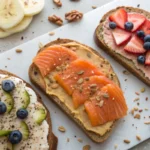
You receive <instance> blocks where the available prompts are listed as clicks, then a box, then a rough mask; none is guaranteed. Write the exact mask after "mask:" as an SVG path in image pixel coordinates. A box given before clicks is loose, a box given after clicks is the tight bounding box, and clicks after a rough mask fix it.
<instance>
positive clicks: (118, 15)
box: [109, 8, 127, 29]
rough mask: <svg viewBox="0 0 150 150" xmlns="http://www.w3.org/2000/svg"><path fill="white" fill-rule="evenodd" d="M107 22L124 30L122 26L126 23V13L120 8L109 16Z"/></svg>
mask: <svg viewBox="0 0 150 150" xmlns="http://www.w3.org/2000/svg"><path fill="white" fill-rule="evenodd" d="M109 20H110V21H113V22H115V23H116V24H117V26H118V27H120V28H122V29H124V24H125V22H126V21H127V12H126V11H125V9H123V8H120V9H118V10H117V11H115V12H114V13H112V14H111V15H110V16H109Z"/></svg>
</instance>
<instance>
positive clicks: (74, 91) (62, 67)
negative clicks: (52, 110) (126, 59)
mask: <svg viewBox="0 0 150 150" xmlns="http://www.w3.org/2000/svg"><path fill="white" fill-rule="evenodd" d="M29 77H30V79H31V81H32V82H33V83H34V84H35V85H36V86H38V87H40V89H42V90H43V91H44V93H45V94H47V95H48V96H49V97H50V99H51V100H53V101H54V102H56V103H57V105H59V106H60V108H61V109H62V110H63V111H64V112H66V113H67V114H68V115H69V116H70V117H71V118H72V119H73V120H74V121H75V122H76V123H77V124H78V125H79V126H80V127H81V128H82V129H83V130H84V132H85V133H86V134H87V135H88V136H89V137H90V138H91V139H92V140H93V141H95V142H102V141H104V140H105V139H107V137H108V136H109V134H110V131H111V130H112V128H113V126H114V123H115V120H117V119H119V118H122V117H124V116H125V115H126V114H127V105H126V102H125V99H124V96H123V92H122V90H121V89H120V88H119V86H120V84H119V81H118V78H117V76H116V74H115V73H114V71H113V69H112V67H111V65H110V63H109V62H108V61H107V60H106V59H104V58H103V57H102V56H100V55H99V54H98V53H97V52H96V51H95V50H93V49H92V48H90V47H88V46H86V45H83V44H81V43H78V42H76V41H73V40H69V39H57V40H56V41H53V42H50V43H49V44H47V45H45V46H44V48H42V49H40V51H39V52H38V53H37V55H36V56H35V58H34V59H33V63H32V64H31V66H30V68H29Z"/></svg>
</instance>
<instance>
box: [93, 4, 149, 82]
mask: <svg viewBox="0 0 150 150" xmlns="http://www.w3.org/2000/svg"><path fill="white" fill-rule="evenodd" d="M120 8H123V9H125V10H126V12H127V13H138V14H141V15H143V16H145V17H146V19H150V13H149V12H147V11H145V10H143V9H139V8H133V7H124V6H122V7H118V8H116V9H113V10H110V11H109V12H107V13H106V14H105V15H104V16H103V17H102V18H101V20H100V23H99V25H98V26H97V28H96V30H95V35H94V38H95V42H96V44H97V45H98V46H99V47H100V48H101V49H102V50H103V51H105V52H106V53H108V54H109V55H110V56H112V57H113V58H114V59H115V60H116V61H117V62H119V63H120V64H122V65H123V66H124V67H125V68H127V69H128V70H129V71H130V72H131V73H133V74H134V75H135V76H136V77H137V78H139V79H140V80H141V81H143V82H144V83H146V84H147V85H150V78H149V77H148V75H147V76H146V75H145V73H144V72H143V69H141V68H144V67H145V66H142V67H141V68H139V66H141V65H140V64H139V65H138V64H137V65H135V63H134V62H133V61H132V59H128V58H126V57H125V55H124V56H123V55H121V54H120V53H117V52H116V51H115V48H113V47H112V46H110V45H109V44H107V42H106V40H105V39H104V38H105V36H106V35H105V34H104V31H105V25H106V20H108V18H109V16H110V15H111V14H112V13H114V12H115V11H117V10H119V9H120ZM120 50H121V48H120ZM122 50H123V48H122ZM146 67H147V68H149V66H146Z"/></svg>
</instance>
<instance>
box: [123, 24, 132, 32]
mask: <svg viewBox="0 0 150 150" xmlns="http://www.w3.org/2000/svg"><path fill="white" fill-rule="evenodd" d="M124 27H125V29H126V30H127V31H131V30H132V29H133V23H132V22H126V23H125V25H124Z"/></svg>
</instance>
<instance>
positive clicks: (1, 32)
mask: <svg viewBox="0 0 150 150" xmlns="http://www.w3.org/2000/svg"><path fill="white" fill-rule="evenodd" d="M32 18H33V17H24V19H23V20H22V21H21V22H20V23H19V24H18V25H17V26H15V27H13V28H11V29H8V30H5V31H4V30H2V29H0V38H5V37H7V36H9V35H11V34H14V33H17V32H21V31H23V30H25V29H26V28H27V27H28V26H29V24H30V23H31V21H32Z"/></svg>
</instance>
